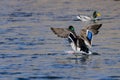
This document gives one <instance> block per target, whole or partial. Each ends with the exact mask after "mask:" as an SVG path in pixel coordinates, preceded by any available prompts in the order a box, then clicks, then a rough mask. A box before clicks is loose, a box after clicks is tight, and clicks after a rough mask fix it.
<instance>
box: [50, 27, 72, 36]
mask: <svg viewBox="0 0 120 80" xmlns="http://www.w3.org/2000/svg"><path fill="white" fill-rule="evenodd" d="M51 30H52V31H53V33H54V34H56V35H57V36H58V37H61V38H67V37H68V35H69V34H70V31H69V30H68V29H67V28H53V27H51Z"/></svg>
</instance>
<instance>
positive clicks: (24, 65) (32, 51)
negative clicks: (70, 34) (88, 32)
mask: <svg viewBox="0 0 120 80" xmlns="http://www.w3.org/2000/svg"><path fill="white" fill-rule="evenodd" d="M89 3H91V4H89ZM119 4H120V1H117V0H100V1H96V0H71V1H68V0H66V1H65V0H59V1H58V0H1V1H0V80H120V32H119V31H120V23H119V22H120V15H119V14H120V6H119ZM94 10H98V11H99V12H101V13H102V16H101V18H102V20H101V21H99V22H100V23H103V27H102V28H101V29H100V33H99V34H98V35H97V36H95V37H94V41H93V48H92V51H94V52H97V53H99V55H91V56H82V57H78V58H76V57H75V56H74V55H73V54H67V53H65V51H69V50H71V47H70V46H69V44H68V42H67V41H66V40H64V39H61V38H58V37H56V36H55V35H54V34H53V33H52V31H51V30H50V27H68V26H69V25H73V26H74V27H75V29H76V31H77V32H78V33H79V30H80V29H81V28H82V26H84V25H86V23H82V22H79V21H75V19H76V15H78V14H85V15H91V14H92V12H93V11H94Z"/></svg>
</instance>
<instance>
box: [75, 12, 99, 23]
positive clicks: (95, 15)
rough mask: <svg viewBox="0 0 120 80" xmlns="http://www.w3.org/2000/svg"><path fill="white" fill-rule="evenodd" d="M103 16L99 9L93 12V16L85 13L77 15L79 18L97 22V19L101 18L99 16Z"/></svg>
mask: <svg viewBox="0 0 120 80" xmlns="http://www.w3.org/2000/svg"><path fill="white" fill-rule="evenodd" d="M99 16H101V14H100V13H99V12H97V11H94V12H93V15H92V16H91V17H89V16H84V15H79V16H77V19H78V20H80V21H83V22H84V21H93V22H96V21H97V20H99V19H98V18H97V17H99Z"/></svg>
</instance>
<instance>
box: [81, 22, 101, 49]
mask: <svg viewBox="0 0 120 80" xmlns="http://www.w3.org/2000/svg"><path fill="white" fill-rule="evenodd" d="M101 26H102V24H92V25H89V26H87V27H84V28H83V29H81V31H80V38H82V39H83V40H84V42H85V44H86V45H87V46H88V47H89V48H90V47H91V45H92V39H93V35H96V34H98V32H99V29H100V27H101Z"/></svg>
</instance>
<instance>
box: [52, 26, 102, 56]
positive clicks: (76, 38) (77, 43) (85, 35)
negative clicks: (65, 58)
mask: <svg viewBox="0 0 120 80" xmlns="http://www.w3.org/2000/svg"><path fill="white" fill-rule="evenodd" d="M101 26H102V24H92V25H89V26H86V27H83V28H82V29H81V30H80V35H76V33H75V29H74V27H73V26H72V25H71V26H69V27H68V28H53V27H51V30H52V31H53V33H55V34H56V35H57V36H58V37H61V38H68V42H69V43H70V45H71V47H72V49H73V50H74V52H75V53H77V52H80V53H83V54H92V52H91V51H90V50H89V48H91V46H92V39H93V35H96V34H98V32H99V29H100V27H101Z"/></svg>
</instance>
